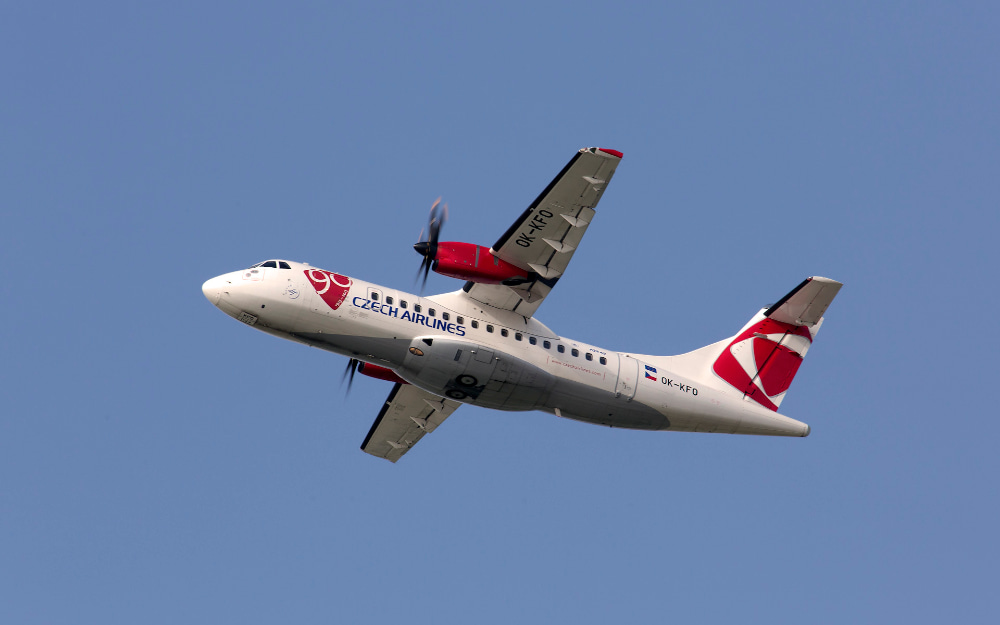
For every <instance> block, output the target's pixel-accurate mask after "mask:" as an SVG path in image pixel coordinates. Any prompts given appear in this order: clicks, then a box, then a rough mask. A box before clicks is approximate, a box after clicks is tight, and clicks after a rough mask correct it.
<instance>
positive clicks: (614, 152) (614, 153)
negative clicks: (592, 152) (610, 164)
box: [597, 148, 625, 158]
mask: <svg viewBox="0 0 1000 625" xmlns="http://www.w3.org/2000/svg"><path fill="white" fill-rule="evenodd" d="M597 149H598V150H599V151H601V152H604V153H605V154H610V155H611V156H615V157H617V158H625V155H624V154H622V153H621V152H619V151H618V150H612V149H611V148H597Z"/></svg>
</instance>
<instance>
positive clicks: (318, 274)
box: [305, 269, 352, 310]
mask: <svg viewBox="0 0 1000 625" xmlns="http://www.w3.org/2000/svg"><path fill="white" fill-rule="evenodd" d="M305 274H306V277H307V278H309V282H311V283H312V285H313V288H314V289H316V293H318V294H319V296H320V297H322V298H323V301H324V302H326V305H327V306H329V307H330V308H332V309H333V310H337V309H338V308H340V305H341V304H343V303H344V300H345V299H347V292H348V291H350V290H351V284H352V283H351V279H350V278H348V277H347V276H342V275H340V274H339V273H331V272H329V271H323V270H322V269H306V270H305Z"/></svg>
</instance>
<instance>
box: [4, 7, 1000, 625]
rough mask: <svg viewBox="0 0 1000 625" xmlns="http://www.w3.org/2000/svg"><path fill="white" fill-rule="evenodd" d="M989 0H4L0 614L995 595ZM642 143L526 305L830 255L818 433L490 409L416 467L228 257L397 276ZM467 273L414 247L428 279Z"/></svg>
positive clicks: (554, 320) (768, 278) (809, 407)
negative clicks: (645, 426)
mask: <svg viewBox="0 0 1000 625" xmlns="http://www.w3.org/2000/svg"><path fill="white" fill-rule="evenodd" d="M998 27H1000V19H998V12H997V10H996V8H995V6H993V5H991V4H989V3H962V4H956V3H948V4H947V5H945V4H943V3H919V4H918V3H878V4H877V5H872V4H871V3H837V4H835V5H828V6H812V5H803V4H802V3H791V2H790V3H765V4H759V5H754V6H748V5H745V4H743V3H733V4H728V3H721V4H720V3H711V4H710V3H697V4H694V5H682V6H660V7H656V8H639V7H638V6H616V5H614V4H613V3H594V2H571V3H530V4H520V3H502V4H496V3H494V4H490V5H485V6H479V5H473V4H461V3H454V4H449V3H427V4H422V5H419V6H417V5H411V4H409V3H372V2H365V3H339V4H338V5H336V6H332V5H327V4H326V3H283V4H282V5H281V6H269V5H262V4H259V3H248V2H241V3H228V4H224V3H215V4H212V5H211V6H205V5H204V4H203V3H173V4H172V5H171V7H170V8H163V7H161V8H157V7H149V6H145V5H143V4H141V3H140V4H139V5H136V4H135V3H119V4H113V3H88V4H86V5H80V4H76V3H44V4H43V3H26V2H10V3H6V4H5V5H4V6H3V8H0V71H2V77H3V85H4V87H5V88H4V89H3V96H2V97H0V120H2V128H3V130H2V131H0V133H2V134H0V165H2V167H0V189H2V190H0V198H2V203H0V210H2V211H3V228H0V260H2V265H3V267H4V269H3V280H2V281H0V294H2V300H0V301H2V302H3V306H2V308H0V321H2V324H0V327H2V328H3V330H2V332H3V358H2V359H0V372H2V377H0V393H2V400H0V401H2V404H0V406H2V410H0V412H2V417H0V563H2V566H0V621H2V622H5V623H103V624H108V623H136V622H142V623H177V622H190V623H220V622H239V623H273V622H297V623H321V622H322V623H326V622H343V623H350V622H372V623H382V622H386V623H388V622H392V623H399V622H408V623H467V622H482V623H510V622H576V623H607V622H662V621H665V620H671V619H673V620H679V621H680V622H708V623H723V622H724V623H731V622H736V621H739V622H768V623H776V622H777V623H786V622H787V623H801V622H811V623H843V622H861V623H864V622H870V623H871V622H885V621H888V620H891V621H896V622H904V621H905V622H941V621H943V620H948V621H963V622H976V621H979V622H981V621H984V620H987V619H988V618H989V617H990V616H993V615H995V613H996V609H997V605H996V600H995V599H994V598H993V596H994V595H995V588H994V586H995V581H996V577H997V567H996V561H997V557H998V556H1000V553H998V551H1000V550H998V541H997V538H996V525H997V517H998V498H997V488H996V485H995V481H996V475H997V471H998V468H1000V467H998V461H997V454H996V451H995V447H996V440H997V435H998V433H1000V432H998V427H997V423H996V415H997V408H996V402H995V399H994V394H995V384H994V378H995V377H996V373H997V366H996V361H995V358H994V356H995V354H996V352H997V347H998V341H997V338H996V332H995V330H994V328H993V325H994V323H993V319H992V314H993V313H994V312H995V311H996V310H997V308H998V306H1000V298H998V296H997V289H996V287H995V286H994V282H995V275H994V274H995V271H996V267H997V264H998V260H1000V253H998V251H997V247H998V246H997V242H996V239H997V234H998V232H1000V219H998V217H997V199H998V187H997V179H996V176H997V171H998V164H1000V158H998V157H1000V154H998V148H1000V142H998V130H1000V128H998V120H1000V117H998V114H997V107H996V103H997V100H998V95H1000V93H998V87H997V75H998V69H1000V68H998V63H997V59H1000V44H998V40H997V37H996V32H997V30H998ZM586 146H602V147H610V148H614V149H618V150H621V151H623V152H624V153H625V158H624V160H623V162H622V164H621V165H620V167H619V168H618V172H617V174H616V176H615V179H614V181H613V183H612V185H611V186H610V188H609V190H608V192H607V193H606V194H605V196H604V198H603V201H602V203H601V205H600V207H599V212H598V216H597V219H596V220H595V221H594V223H593V226H592V227H591V228H590V230H589V231H588V235H587V238H586V239H585V241H584V245H583V246H582V247H581V249H580V251H579V252H578V253H577V254H576V255H575V257H574V262H573V265H572V266H571V268H570V271H569V272H567V274H566V276H565V278H564V279H563V280H562V281H560V283H559V287H558V289H557V290H556V291H555V292H554V293H553V295H552V297H551V298H549V300H548V301H546V302H545V304H544V305H543V306H542V308H541V309H540V310H539V313H538V316H539V318H540V319H542V320H543V321H544V322H545V323H546V324H547V325H549V326H550V327H552V328H553V329H554V330H556V331H557V332H559V333H560V334H563V335H566V336H570V337H574V338H577V339H579V340H582V341H586V342H590V343H596V344H599V345H602V346H606V347H608V348H611V349H620V350H627V351H633V352H644V353H659V354H671V353H681V352H684V351H688V350H690V349H694V348H697V347H700V346H702V345H705V344H707V343H710V342H714V341H716V340H719V339H721V338H724V337H726V336H730V335H731V334H733V333H734V332H735V331H736V330H737V329H739V327H740V326H741V325H742V324H743V323H744V322H745V321H746V320H747V319H749V318H750V316H751V315H753V314H754V312H756V310H757V309H758V308H759V307H761V306H764V305H766V304H769V303H771V302H773V301H774V300H775V299H777V298H778V297H780V296H781V295H783V294H784V293H786V292H787V291H788V290H789V289H790V288H792V287H793V286H795V285H796V284H798V282H799V281H800V280H801V279H802V278H804V277H806V276H808V275H825V276H828V277H831V278H835V279H838V280H840V281H842V282H844V283H845V287H844V289H843V290H842V291H841V293H840V296H839V297H838V299H837V300H836V301H835V302H834V304H833V305H832V306H831V308H830V310H829V312H828V315H827V321H826V324H825V325H824V328H823V331H822V333H821V334H820V336H819V338H818V340H817V342H816V345H815V347H814V348H813V350H812V351H811V352H810V357H809V358H808V359H807V361H806V363H805V364H804V365H803V368H802V369H801V371H800V373H799V375H798V377H797V378H796V382H795V385H794V386H793V387H792V390H791V392H790V393H789V396H788V398H787V400H786V401H785V403H784V404H783V405H782V412H783V413H786V414H788V415H789V416H792V417H794V418H798V419H800V420H803V421H805V422H807V423H809V424H810V425H811V426H812V432H813V433H812V436H810V437H809V438H808V439H801V440H800V439H770V438H755V437H733V436H716V435H695V434H676V433H673V434H672V433H645V432H631V431H619V430H608V429H604V428H599V427H595V426H589V425H586V424H581V423H577V422H572V421H568V420H562V419H558V418H555V417H552V416H549V415H545V414H542V413H511V414H506V413H500V412H491V411H486V410H480V409H473V408H469V407H465V408H463V409H462V410H461V411H459V412H457V413H456V414H455V415H454V416H452V417H451V418H450V419H449V420H448V421H447V422H446V423H445V425H444V426H443V427H441V428H440V429H438V430H437V431H436V432H435V433H434V434H433V435H431V436H428V437H426V438H425V439H424V440H423V441H422V442H421V444H420V445H419V446H418V447H417V448H416V449H415V450H414V451H413V452H411V453H410V454H408V455H407V456H406V457H405V458H404V459H403V460H402V461H401V462H399V463H398V464H397V465H392V464H389V463H387V462H384V461H381V460H377V459H374V458H371V457H369V456H367V455H366V454H364V453H362V452H361V451H359V449H358V446H359V445H360V443H361V441H362V440H363V439H364V436H365V434H366V433H367V432H368V429H369V427H370V424H371V422H372V421H373V419H374V417H375V415H376V414H377V412H378V409H379V406H380V404H381V402H382V401H383V399H384V397H385V395H386V394H387V393H388V391H389V388H390V387H389V385H388V384H387V383H384V382H380V381H377V380H371V379H367V378H360V379H358V380H357V381H356V382H355V385H354V389H353V391H352V393H351V395H350V396H349V397H345V395H344V390H343V389H342V388H341V387H340V377H341V373H342V371H343V369H344V366H345V365H346V360H345V359H343V358H339V357H335V356H332V355H330V354H326V353H321V352H319V351H317V350H310V349H307V348H304V347H302V346H299V345H295V344H292V343H286V342H282V341H279V340H276V339H274V338H272V337H269V336H266V335H264V334H262V333H258V332H253V331H251V330H249V329H248V328H246V327H243V326H241V325H240V324H238V323H236V322H234V321H233V320H231V319H229V318H226V317H225V316H224V315H222V314H221V313H220V312H218V311H217V310H215V309H214V308H213V307H212V306H211V305H210V304H209V303H208V302H207V301H206V300H205V299H204V297H203V296H202V294H201V291H200V285H201V283H202V282H203V281H204V280H206V279H207V278H209V277H212V276H214V275H218V274H221V273H224V272H228V271H231V270H235V269H239V268H242V267H245V266H247V265H249V264H251V263H254V262H257V261H260V260H263V259H266V258H273V257H283V258H290V259H294V260H300V261H305V262H309V263H312V264H314V265H317V266H320V267H324V268H327V269H332V270H337V271H339V272H343V273H347V274H349V275H354V276H357V277H360V278H363V279H367V280H372V281H375V282H379V283H381V284H385V285H388V286H392V287H395V288H401V289H407V288H411V287H412V284H413V276H414V274H415V273H416V270H417V267H418V266H419V260H420V259H419V257H418V256H417V255H416V254H415V253H414V252H413V251H412V249H411V245H412V244H413V243H414V242H415V241H416V239H417V235H418V234H419V232H420V229H421V227H423V225H424V221H425V219H426V212H427V209H428V208H429V206H430V204H431V202H433V200H434V199H435V198H436V197H438V196H444V198H445V200H446V201H447V202H448V203H449V204H450V207H451V221H450V222H449V223H448V224H447V227H446V230H445V237H446V238H449V239H454V240H463V241H471V242H476V243H481V244H485V245H489V244H490V243H492V242H493V241H494V240H496V238H497V237H498V236H499V235H500V234H501V233H502V232H503V231H504V230H505V229H506V228H507V226H508V225H509V224H510V222H511V221H512V220H513V219H514V218H515V217H516V216H517V215H519V214H520V212H521V211H522V210H523V209H524V208H525V206H526V205H527V204H528V203H530V202H531V200H532V199H534V197H535V196H536V195H537V193H538V192H539V191H540V190H541V189H542V188H543V187H544V186H545V185H546V184H547V183H548V182H549V180H550V179H551V178H552V177H553V176H554V175H555V173H557V172H558V171H559V169H560V168H561V167H562V166H563V165H564V164H565V162H566V161H567V160H568V159H569V158H570V157H571V156H572V154H573V153H574V151H575V150H577V149H578V148H581V147H586ZM459 286H460V284H459V283H458V282H457V281H454V280H451V279H448V278H444V277H440V276H432V277H431V279H430V282H429V284H428V290H429V291H441V292H443V291H448V290H453V289H456V288H458V287H459Z"/></svg>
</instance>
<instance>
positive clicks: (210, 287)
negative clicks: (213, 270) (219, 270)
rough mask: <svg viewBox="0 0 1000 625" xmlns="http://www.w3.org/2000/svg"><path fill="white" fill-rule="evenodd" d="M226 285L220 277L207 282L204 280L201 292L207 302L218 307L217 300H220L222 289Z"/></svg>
mask: <svg viewBox="0 0 1000 625" xmlns="http://www.w3.org/2000/svg"><path fill="white" fill-rule="evenodd" d="M225 284H226V281H225V280H223V278H222V276H216V277H215V278H211V279H209V280H205V284H203V285H201V292H202V293H204V294H205V297H206V298H207V299H208V301H210V302H212V305H213V306H218V305H219V300H220V299H222V289H223V286H224V285H225Z"/></svg>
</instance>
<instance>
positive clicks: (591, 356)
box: [586, 352, 594, 360]
mask: <svg viewBox="0 0 1000 625" xmlns="http://www.w3.org/2000/svg"><path fill="white" fill-rule="evenodd" d="M586 358H587V360H593V359H594V355H593V354H591V353H590V352H587V356H586Z"/></svg>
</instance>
